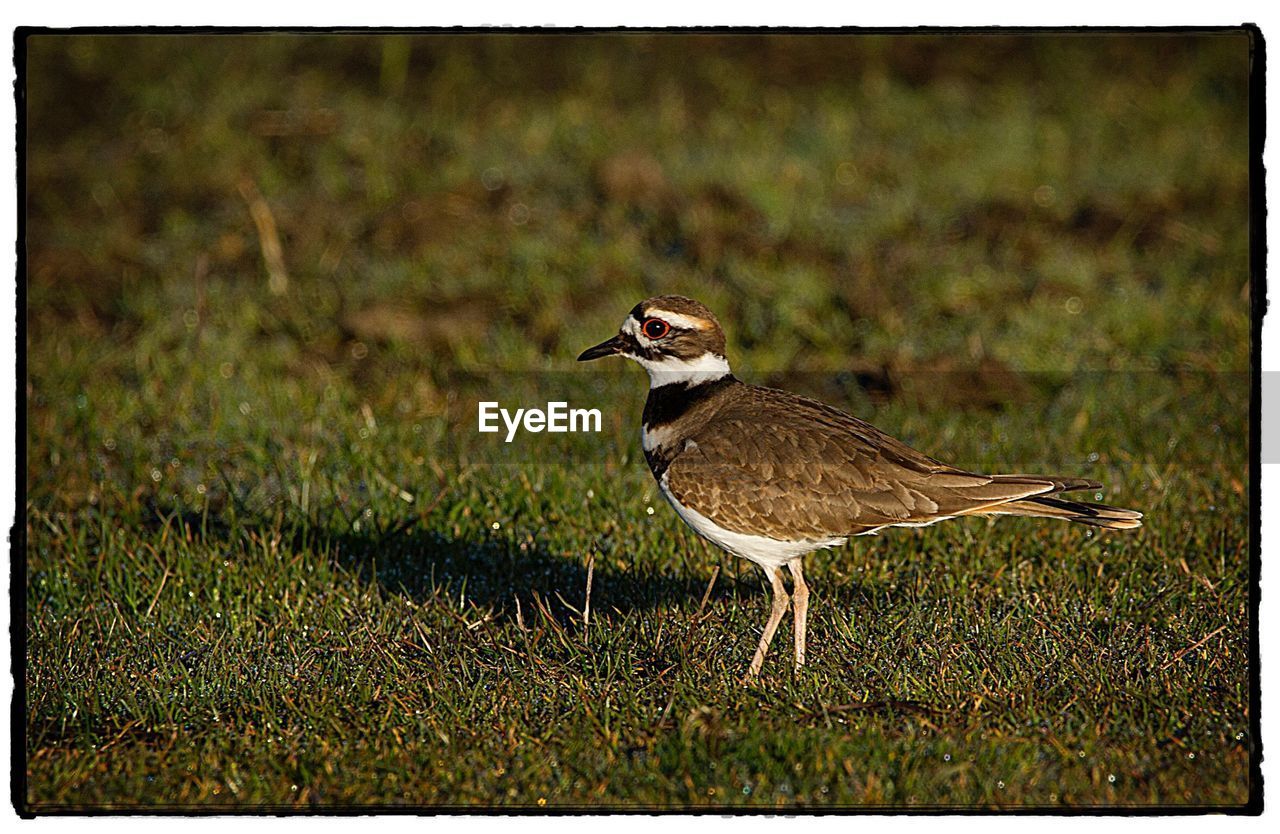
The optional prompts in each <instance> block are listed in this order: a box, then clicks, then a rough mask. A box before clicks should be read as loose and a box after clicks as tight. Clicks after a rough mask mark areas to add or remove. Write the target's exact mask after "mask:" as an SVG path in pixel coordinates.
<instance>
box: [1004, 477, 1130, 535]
mask: <svg viewBox="0 0 1280 834" xmlns="http://www.w3.org/2000/svg"><path fill="white" fill-rule="evenodd" d="M1092 488H1093V487H1088V489H1092ZM986 514H990V515H1021V516H1032V517H1035V518H1060V519H1063V520H1064V521H1074V522H1076V523H1077V524H1088V525H1089V526H1090V527H1101V528H1103V529H1104V530H1132V529H1133V528H1135V527H1141V526H1142V513H1140V512H1138V511H1137V510H1126V509H1122V508H1120V507H1110V506H1107V505H1106V504H1089V503H1086V502H1084V501H1067V500H1065V499H1062V498H1051V497H1044V496H1036V497H1034V498H1024V499H1022V500H1021V501H1010V502H1009V503H1007V504H1000V505H998V506H995V507H991V508H988V509H987V510H986Z"/></svg>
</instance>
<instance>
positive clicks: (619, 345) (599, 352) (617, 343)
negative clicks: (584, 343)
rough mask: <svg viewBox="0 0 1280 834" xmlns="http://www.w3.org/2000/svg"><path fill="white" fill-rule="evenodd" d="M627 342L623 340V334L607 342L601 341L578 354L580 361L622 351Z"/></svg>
mask: <svg viewBox="0 0 1280 834" xmlns="http://www.w3.org/2000/svg"><path fill="white" fill-rule="evenodd" d="M626 346H627V343H626V342H624V341H623V340H622V336H620V335H619V336H614V337H613V338H612V339H610V340H609V341H607V342H601V343H600V344H598V345H596V346H595V347H589V348H587V349H586V350H584V351H583V352H582V354H581V355H580V356H578V361H579V362H586V361H587V360H589V359H599V358H600V357H601V356H613V355H614V354H615V353H621V352H622V350H623V348H625V347H626Z"/></svg>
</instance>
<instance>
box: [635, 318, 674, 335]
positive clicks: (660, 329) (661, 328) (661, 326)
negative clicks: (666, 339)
mask: <svg viewBox="0 0 1280 834" xmlns="http://www.w3.org/2000/svg"><path fill="white" fill-rule="evenodd" d="M641 326H642V327H643V329H644V335H646V336H648V337H649V338H650V339H661V338H662V337H663V336H665V335H667V333H668V332H669V331H670V330H671V325H669V324H667V323H666V322H665V321H663V320H662V319H647V320H646V321H645V323H644V324H643V325H641Z"/></svg>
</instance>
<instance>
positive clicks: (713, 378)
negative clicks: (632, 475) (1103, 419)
mask: <svg viewBox="0 0 1280 834" xmlns="http://www.w3.org/2000/svg"><path fill="white" fill-rule="evenodd" d="M725 344H726V340H725V333H724V330H723V329H722V328H721V326H720V322H719V320H718V319H717V318H716V317H715V314H713V313H712V312H711V310H709V309H708V308H707V307H706V306H704V305H703V304H701V303H699V302H697V301H694V300H693V299H690V298H686V297H684V296H680V295H660V296H656V297H653V298H649V299H647V300H645V301H641V302H640V303H639V304H637V305H636V306H635V307H633V308H632V309H631V311H630V312H629V313H628V314H627V317H626V318H625V319H624V320H623V322H622V326H621V327H620V328H619V330H618V333H617V335H616V336H614V337H613V338H610V339H607V340H606V341H604V342H601V343H600V344H598V345H595V346H594V347H590V348H587V349H586V350H585V351H583V352H582V354H581V355H580V356H578V361H580V362H585V361H589V360H593V359H600V358H602V357H606V356H623V357H626V358H627V359H631V360H634V361H636V362H638V363H639V364H640V365H641V366H642V367H643V368H644V369H645V370H646V371H648V374H649V395H648V398H647V400H646V401H645V405H644V412H643V414H642V416H641V433H640V441H641V446H642V448H643V450H644V456H645V461H646V462H647V463H648V466H649V469H650V471H651V472H652V473H653V477H654V478H655V479H656V480H657V482H658V487H659V489H660V490H661V492H662V494H663V496H664V497H665V498H666V500H667V501H668V502H669V503H670V504H671V506H672V507H673V508H674V509H675V512H676V514H677V515H679V517H680V518H681V519H682V520H683V521H684V522H685V523H686V524H687V525H688V526H689V527H691V528H692V529H693V530H694V532H696V533H697V534H698V535H699V536H701V537H702V538H704V539H706V540H708V541H710V542H711V543H712V544H714V545H716V546H718V547H719V548H721V549H723V550H725V551H726V552H728V553H730V554H732V555H733V556H736V557H739V558H743V559H747V560H748V561H750V562H753V563H755V564H756V565H758V566H759V567H760V569H761V570H762V571H763V572H764V575H765V577H766V579H767V580H768V582H769V586H770V591H771V594H772V599H771V606H770V611H769V615H768V619H767V620H766V621H765V625H764V631H763V633H762V634H761V637H760V642H759V644H758V645H757V647H756V651H755V655H754V656H753V658H752V660H751V664H750V666H749V667H748V670H747V673H746V675H745V676H744V678H743V680H744V682H747V683H749V682H751V681H752V680H755V679H756V678H757V677H758V675H759V673H760V670H761V668H762V666H763V665H764V660H765V656H766V654H767V653H768V651H769V646H770V644H771V643H772V641H773V636H774V633H775V632H776V631H777V629H778V626H779V624H780V623H781V621H782V619H783V617H784V616H785V615H786V612H787V608H788V605H790V606H791V608H792V611H793V615H794V628H793V631H794V637H795V669H796V670H797V671H798V670H799V669H800V668H801V667H802V666H804V663H805V648H806V646H805V644H806V630H807V625H808V610H809V586H808V584H807V583H806V582H805V578H804V571H803V567H802V560H803V559H804V557H805V556H807V555H808V554H810V553H813V552H815V551H818V550H823V549H826V548H835V547H840V546H842V545H844V544H845V543H846V542H847V541H848V540H849V539H850V538H851V537H855V536H864V535H869V534H873V533H878V532H880V531H881V530H885V529H886V528H890V527H925V526H928V525H931V524H935V523H937V522H940V521H947V520H949V519H953V518H960V517H965V516H999V515H1009V516H1030V517H1034V518H1051V519H1061V520H1065V521H1071V522H1076V523H1079V524H1084V525H1088V526H1091V527H1096V528H1101V529H1104V530H1129V529H1133V528H1136V527H1140V526H1141V524H1142V513H1140V512H1137V511H1135V510H1127V509H1121V508H1119V507H1111V506H1107V505H1105V504H1096V503H1087V502H1084V501H1074V500H1070V499H1067V498H1063V497H1061V496H1062V494H1063V493H1069V492H1074V491H1078V490H1097V489H1101V486H1102V485H1101V484H1100V483H1098V482H1097V481H1094V480H1090V479H1087V478H1076V477H1066V476H1057V475H1027V474H1001V475H984V474H980V473H976V472H969V471H966V470H964V469H960V468H957V467H955V466H951V465H948V464H946V463H943V462H941V461H938V460H935V459H934V458H932V457H929V456H928V455H925V454H923V453H921V452H919V451H916V450H915V449H913V448H912V447H910V446H908V445H907V444H906V443H903V442H902V441H900V440H897V439H895V438H893V437H891V436H890V435H888V434H886V433H885V432H883V431H881V430H880V429H877V428H876V427H875V426H873V425H871V424H870V423H868V422H866V421H864V420H861V419H859V418H857V417H854V416H853V415H850V414H846V413H845V412H843V411H840V410H839V409H836V408H833V407H832V406H829V405H826V404H824V403H821V402H818V401H816V400H813V399H809V398H808V397H803V396H799V395H797V394H793V393H789V392H787V391H781V390H777V389H773V388H765V387H761V386H757V385H750V384H748V383H745V382H742V381H740V380H739V379H737V378H736V377H735V376H734V375H733V373H732V371H731V370H730V368H729V362H728V360H727V359H726V349H725ZM784 568H785V569H786V570H787V572H788V573H790V575H791V579H792V592H791V593H790V594H788V593H787V590H786V584H785V582H784V581H783V569H784Z"/></svg>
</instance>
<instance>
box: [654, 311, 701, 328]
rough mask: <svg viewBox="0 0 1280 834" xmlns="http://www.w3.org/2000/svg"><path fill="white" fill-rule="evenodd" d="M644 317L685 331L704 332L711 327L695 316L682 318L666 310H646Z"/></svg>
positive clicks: (682, 316)
mask: <svg viewBox="0 0 1280 834" xmlns="http://www.w3.org/2000/svg"><path fill="white" fill-rule="evenodd" d="M645 316H646V317H648V318H656V319H662V320H663V321H665V322H666V323H667V324H669V325H671V326H672V327H683V328H685V329H686V330H706V329H707V328H709V327H711V322H709V321H707V320H706V319H701V318H698V317H696V316H684V315H681V314H680V313H670V312H667V311H666V310H658V309H653V310H646V311H645Z"/></svg>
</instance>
